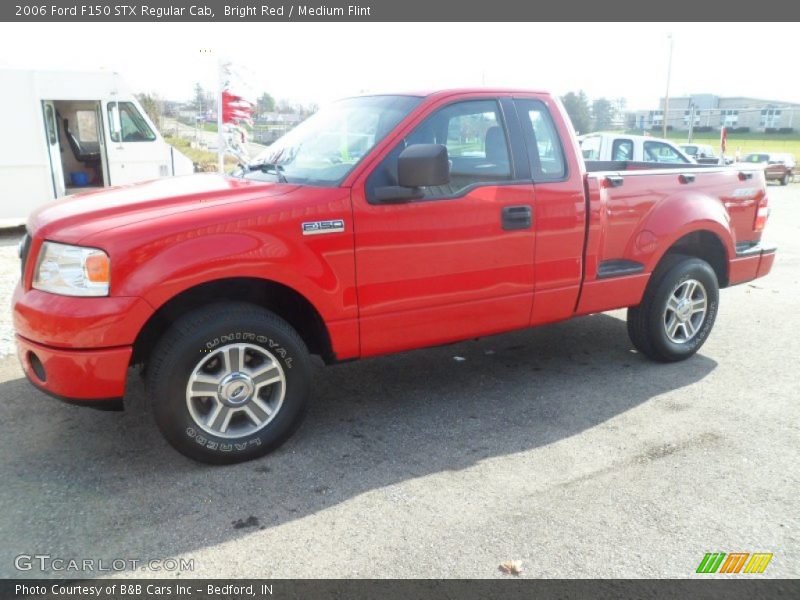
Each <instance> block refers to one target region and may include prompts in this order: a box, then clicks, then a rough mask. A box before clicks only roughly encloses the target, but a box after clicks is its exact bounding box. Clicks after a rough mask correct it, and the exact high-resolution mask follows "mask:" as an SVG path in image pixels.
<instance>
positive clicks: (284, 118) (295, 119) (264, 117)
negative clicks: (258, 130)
mask: <svg viewBox="0 0 800 600" xmlns="http://www.w3.org/2000/svg"><path fill="white" fill-rule="evenodd" d="M303 119H304V117H303V116H301V115H298V114H297V113H279V112H264V113H261V114H260V115H258V116H257V117H256V121H257V122H258V123H263V124H271V123H279V124H282V125H297V124H298V123H300V122H301V121H302V120H303Z"/></svg>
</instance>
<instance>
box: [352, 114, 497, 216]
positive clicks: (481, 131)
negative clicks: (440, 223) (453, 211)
mask: <svg viewBox="0 0 800 600" xmlns="http://www.w3.org/2000/svg"><path fill="white" fill-rule="evenodd" d="M413 144H442V145H444V146H445V147H446V148H447V153H448V157H449V159H450V183H449V184H447V185H440V186H434V187H429V188H426V189H425V196H424V197H423V200H426V199H427V200H435V199H442V198H455V197H458V196H461V195H463V194H465V193H466V192H467V191H468V190H469V189H471V188H473V187H476V186H479V185H492V184H496V183H500V182H503V181H509V180H511V179H512V170H511V160H510V153H509V150H508V140H507V136H506V131H505V127H504V124H503V119H502V115H501V113H500V109H499V106H498V104H497V102H496V101H494V100H467V101H464V102H457V103H454V104H450V105H448V106H445V107H444V108H441V109H439V110H438V111H436V112H435V113H433V114H432V115H431V116H429V117H428V118H427V119H425V120H424V121H423V122H422V123H420V124H419V125H418V126H417V127H416V128H415V129H414V130H413V131H412V132H411V133H410V134H409V135H408V136H406V138H405V139H403V141H401V142H400V143H399V144H398V145H397V146H396V147H395V148H394V149H393V150H392V151H391V152H390V153H389V154H388V155H387V156H386V157H385V158H384V159H383V161H381V164H380V165H378V167H377V168H376V169H375V171H373V173H372V174H371V175H370V176H369V178H368V179H367V184H366V189H367V198H368V199H371V198H373V197H374V196H373V192H374V190H375V188H378V187H383V186H394V185H397V159H398V157H399V156H400V153H401V152H402V151H403V150H405V149H406V148H408V147H409V146H411V145H413Z"/></svg>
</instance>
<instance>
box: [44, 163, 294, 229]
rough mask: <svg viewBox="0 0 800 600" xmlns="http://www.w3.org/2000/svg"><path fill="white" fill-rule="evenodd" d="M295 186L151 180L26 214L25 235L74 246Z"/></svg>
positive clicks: (205, 178)
mask: <svg viewBox="0 0 800 600" xmlns="http://www.w3.org/2000/svg"><path fill="white" fill-rule="evenodd" d="M298 187H300V186H299V185H296V184H282V183H265V182H254V181H247V180H242V179H234V178H231V177H225V176H222V175H218V174H203V175H188V176H185V177H171V178H166V179H156V180H153V181H147V182H144V183H137V184H133V185H127V186H120V187H112V188H104V189H101V190H98V191H91V192H83V193H80V194H76V195H74V196H68V197H66V198H62V199H59V200H56V201H54V202H50V203H48V204H45V205H44V206H42V207H41V208H39V209H38V210H36V211H35V212H34V213H33V214H32V215H31V217H30V219H29V220H28V230H29V231H30V232H31V234H34V235H38V236H41V237H44V238H49V239H56V240H58V241H63V242H68V243H79V242H80V240H82V239H84V238H85V237H86V236H88V235H91V234H93V233H96V232H98V231H108V230H109V229H113V228H116V227H121V226H124V225H128V224H131V223H134V222H141V221H145V220H150V219H157V218H159V217H165V216H168V215H174V214H176V213H181V212H187V211H193V210H201V209H203V208H206V207H210V206H217V205H219V204H226V203H230V202H244V201H248V200H253V199H256V198H265V197H275V196H281V195H284V194H288V193H289V192H291V191H293V190H295V189H297V188H298Z"/></svg>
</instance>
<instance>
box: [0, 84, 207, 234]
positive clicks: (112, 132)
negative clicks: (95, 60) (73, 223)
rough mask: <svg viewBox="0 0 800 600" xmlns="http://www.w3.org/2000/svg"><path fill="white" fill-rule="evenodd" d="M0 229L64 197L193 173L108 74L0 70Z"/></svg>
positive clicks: (188, 161)
mask: <svg viewBox="0 0 800 600" xmlns="http://www.w3.org/2000/svg"><path fill="white" fill-rule="evenodd" d="M0 90H2V93H0V116H1V117H2V120H3V128H2V129H3V135H2V137H0V227H12V226H15V225H20V224H22V223H24V222H25V221H26V220H27V217H28V215H29V213H30V212H31V211H32V210H33V209H34V208H36V207H37V206H39V205H41V204H43V203H45V202H49V201H50V200H53V199H55V198H60V197H62V196H66V195H69V194H75V193H78V192H84V191H89V190H91V189H92V188H100V187H105V186H111V185H115V186H116V185H125V184H129V183H136V182H139V181H145V180H148V179H157V178H159V177H168V176H172V175H188V174H190V173H192V172H193V171H194V166H193V164H192V161H191V160H190V159H189V158H187V157H186V156H184V155H183V154H181V153H180V152H178V151H177V150H175V149H174V148H173V147H172V146H170V145H169V144H167V143H166V142H165V141H164V139H163V138H162V137H161V134H160V133H159V132H158V130H157V129H156V128H155V126H154V125H153V123H152V122H151V121H150V119H149V118H148V116H147V114H146V113H145V111H144V110H143V109H142V107H141V106H140V105H139V103H138V102H137V100H136V98H135V97H134V95H133V93H131V91H130V90H129V89H128V88H127V86H126V85H125V82H124V81H123V79H122V78H121V77H120V76H119V74H117V73H114V72H111V71H107V72H106V71H97V72H70V71H30V70H17V69H0Z"/></svg>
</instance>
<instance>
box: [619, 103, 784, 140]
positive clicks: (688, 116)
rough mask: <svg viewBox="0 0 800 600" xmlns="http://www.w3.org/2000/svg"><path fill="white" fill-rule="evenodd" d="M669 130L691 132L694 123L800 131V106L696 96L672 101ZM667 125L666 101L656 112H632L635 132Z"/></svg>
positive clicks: (630, 119) (704, 125) (759, 129)
mask: <svg viewBox="0 0 800 600" xmlns="http://www.w3.org/2000/svg"><path fill="white" fill-rule="evenodd" d="M668 110H669V113H668V115H667V127H669V128H670V129H672V130H677V131H687V130H688V129H689V124H690V123H691V122H692V121H694V126H695V127H710V128H712V129H720V127H722V126H725V127H728V128H748V129H749V130H750V131H766V130H768V129H769V130H770V131H772V130H776V131H780V130H784V131H797V130H798V129H800V104H798V103H793V102H780V101H778V100H763V99H761V98H746V97H744V96H730V97H723V96H715V95H713V94H692V95H691V96H680V97H676V98H670V99H669V107H668ZM663 123H664V98H662V99H661V101H660V102H659V107H658V109H656V110H649V111H647V110H645V111H635V112H633V113H629V116H628V119H627V124H628V125H629V126H631V125H633V128H634V129H659V128H661V127H662V125H663Z"/></svg>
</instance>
